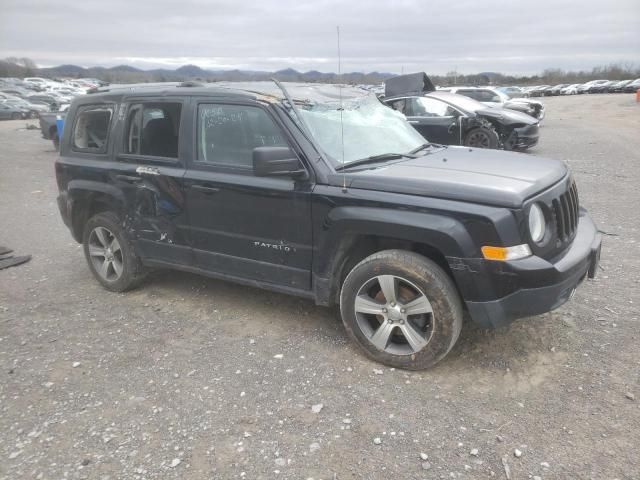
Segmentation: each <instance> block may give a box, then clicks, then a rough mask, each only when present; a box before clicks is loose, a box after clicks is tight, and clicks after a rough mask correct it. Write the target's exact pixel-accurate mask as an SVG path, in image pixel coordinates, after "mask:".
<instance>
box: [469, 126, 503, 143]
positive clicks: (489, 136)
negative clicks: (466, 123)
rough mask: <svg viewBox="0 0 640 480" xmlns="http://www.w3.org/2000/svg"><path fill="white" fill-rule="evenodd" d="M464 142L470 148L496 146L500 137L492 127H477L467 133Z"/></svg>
mask: <svg viewBox="0 0 640 480" xmlns="http://www.w3.org/2000/svg"><path fill="white" fill-rule="evenodd" d="M464 144H465V145H466V146H467V147H472V148H498V145H500V138H499V137H498V134H497V132H496V131H495V130H493V129H492V128H487V127H478V128H474V129H473V130H471V131H470V132H469V133H467V135H466V136H465V137H464Z"/></svg>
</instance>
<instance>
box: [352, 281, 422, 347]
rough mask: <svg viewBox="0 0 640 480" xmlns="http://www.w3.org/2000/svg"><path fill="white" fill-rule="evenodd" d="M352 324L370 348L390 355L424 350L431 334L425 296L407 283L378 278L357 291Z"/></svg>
mask: <svg viewBox="0 0 640 480" xmlns="http://www.w3.org/2000/svg"><path fill="white" fill-rule="evenodd" d="M355 313H356V321H357V323H358V326H359V327H360V330H361V331H362V333H363V334H364V335H365V336H366V337H367V338H368V339H369V341H371V343H373V345H374V346H375V347H376V348H378V349H379V350H382V351H384V352H387V353H390V354H393V355H412V354H414V353H417V352H419V351H421V350H422V349H424V348H425V347H426V346H427V344H428V343H429V340H430V339H431V334H432V333H433V321H434V319H433V309H432V308H431V303H430V302H429V299H428V298H427V296H426V295H425V294H424V293H423V292H422V291H421V290H420V289H419V288H418V287H416V286H415V285H414V284H413V283H411V282H410V281H408V280H406V279H404V278H401V277H397V276H394V275H379V276H377V277H374V278H372V279H370V280H368V281H367V282H365V284H364V285H363V286H362V287H361V288H360V290H359V291H358V295H356V299H355Z"/></svg>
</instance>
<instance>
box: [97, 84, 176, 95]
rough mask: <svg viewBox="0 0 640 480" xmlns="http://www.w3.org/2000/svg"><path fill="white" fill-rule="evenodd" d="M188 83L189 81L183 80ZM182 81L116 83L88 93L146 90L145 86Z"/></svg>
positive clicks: (173, 85) (166, 85) (154, 86)
mask: <svg viewBox="0 0 640 480" xmlns="http://www.w3.org/2000/svg"><path fill="white" fill-rule="evenodd" d="M182 83H187V82H182ZM179 86H181V83H180V82H155V83H114V84H111V85H107V86H105V87H95V88H92V89H91V90H87V93H88V94H89V93H105V92H113V91H115V90H129V91H135V90H144V89H145V88H158V87H179Z"/></svg>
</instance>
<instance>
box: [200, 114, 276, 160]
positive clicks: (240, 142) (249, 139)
mask: <svg viewBox="0 0 640 480" xmlns="http://www.w3.org/2000/svg"><path fill="white" fill-rule="evenodd" d="M264 146H268V147H286V146H288V144H287V142H286V140H285V139H284V137H283V136H282V132H281V130H280V128H279V127H278V126H277V125H276V124H275V123H274V122H273V120H272V119H271V117H270V116H269V115H268V114H267V112H265V111H264V110H263V109H262V108H259V107H250V106H244V105H217V104H201V105H199V106H198V160H199V161H201V162H206V163H211V164H218V165H227V166H235V167H241V168H251V167H252V166H253V149H254V148H256V147H264Z"/></svg>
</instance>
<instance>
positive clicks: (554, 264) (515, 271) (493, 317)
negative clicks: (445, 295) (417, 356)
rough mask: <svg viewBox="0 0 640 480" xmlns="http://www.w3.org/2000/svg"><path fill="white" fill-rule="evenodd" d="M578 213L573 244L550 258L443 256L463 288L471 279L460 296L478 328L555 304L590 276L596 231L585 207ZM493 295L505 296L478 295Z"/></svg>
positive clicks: (597, 248) (595, 263) (592, 274)
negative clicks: (503, 259)
mask: <svg viewBox="0 0 640 480" xmlns="http://www.w3.org/2000/svg"><path fill="white" fill-rule="evenodd" d="M581 213H582V214H581V217H580V221H579V223H578V229H577V234H576V237H575V238H574V240H573V243H572V244H571V246H570V247H569V248H568V250H566V251H565V252H564V253H563V254H562V255H561V256H560V257H559V258H557V259H554V260H553V261H548V260H545V259H543V258H540V257H536V256H532V257H528V258H524V259H521V260H515V261H510V262H496V261H490V260H480V259H453V260H454V261H452V259H451V258H449V259H448V260H449V265H450V267H451V268H452V271H453V272H454V276H455V277H456V280H457V281H458V280H462V284H463V285H462V286H463V287H464V286H466V287H470V285H469V284H468V282H469V280H470V279H469V277H468V276H469V275H473V276H474V277H475V278H473V282H474V283H475V284H476V288H475V289H474V288H471V290H472V291H473V293H472V294H471V298H465V303H466V305H467V308H468V310H469V314H470V315H471V318H472V319H473V320H474V321H475V322H477V323H479V324H480V325H482V326H483V327H499V326H502V325H506V324H508V323H510V322H511V321H513V320H515V319H517V318H522V317H529V316H533V315H540V314H542V313H545V312H549V311H551V310H554V309H556V308H558V307H560V306H561V305H562V304H564V303H565V302H566V301H567V300H569V299H570V298H571V296H572V295H573V294H574V292H575V290H576V288H577V287H578V285H580V283H582V281H583V280H585V279H586V278H587V277H588V278H593V277H595V275H596V271H597V268H598V262H599V260H600V248H601V243H602V235H601V234H600V233H599V232H598V230H597V229H596V227H595V225H594V224H593V221H592V220H591V218H590V217H589V215H588V214H587V213H586V211H584V210H583V211H582V212H581ZM462 265H465V266H466V268H461V266H462ZM462 277H466V278H464V280H463V278H462ZM459 284H460V282H459ZM461 290H463V292H464V290H465V288H461ZM496 293H503V294H504V293H506V294H505V295H503V296H500V297H499V298H482V297H486V296H488V297H491V296H493V295H495V294H496ZM463 294H464V293H463ZM474 297H475V298H474Z"/></svg>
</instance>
